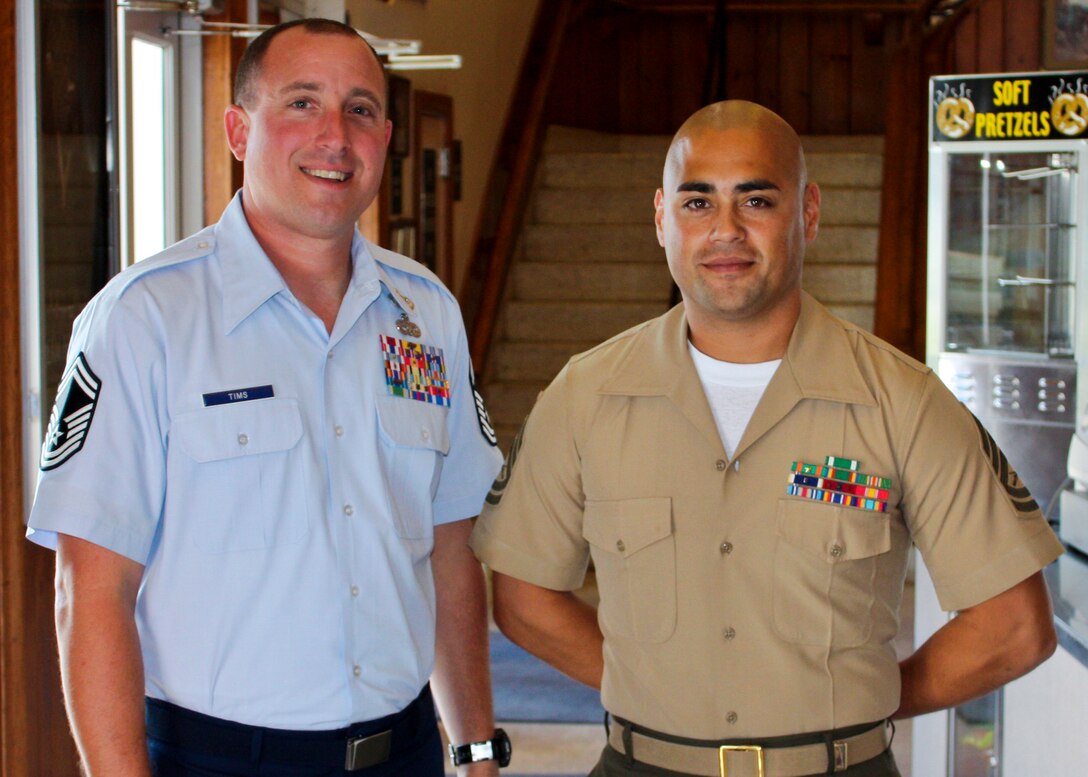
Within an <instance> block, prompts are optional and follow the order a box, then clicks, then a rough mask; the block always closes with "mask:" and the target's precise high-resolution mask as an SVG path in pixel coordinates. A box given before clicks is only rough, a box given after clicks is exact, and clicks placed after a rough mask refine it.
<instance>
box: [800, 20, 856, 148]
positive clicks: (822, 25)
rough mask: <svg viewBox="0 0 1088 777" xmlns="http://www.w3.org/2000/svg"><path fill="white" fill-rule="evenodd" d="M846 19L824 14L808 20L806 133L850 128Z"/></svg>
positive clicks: (834, 132) (830, 132) (839, 132)
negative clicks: (808, 119) (809, 76)
mask: <svg viewBox="0 0 1088 777" xmlns="http://www.w3.org/2000/svg"><path fill="white" fill-rule="evenodd" d="M850 42H851V40H850V18H849V17H848V16H846V15H845V14H834V15H825V16H822V17H818V18H816V19H814V20H813V22H812V48H811V54H810V57H809V61H810V62H811V67H812V71H813V72H812V101H811V107H810V110H811V116H812V121H811V124H810V127H809V132H812V133H814V134H818V135H845V134H846V133H847V132H849V130H850V96H851V92H852V91H853V90H854V89H857V88H858V87H859V85H857V84H855V85H852V84H851V82H850Z"/></svg>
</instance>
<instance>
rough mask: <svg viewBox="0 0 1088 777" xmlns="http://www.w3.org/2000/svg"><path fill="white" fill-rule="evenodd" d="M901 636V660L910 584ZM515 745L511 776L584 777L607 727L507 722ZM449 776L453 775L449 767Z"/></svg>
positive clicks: (905, 731)
mask: <svg viewBox="0 0 1088 777" xmlns="http://www.w3.org/2000/svg"><path fill="white" fill-rule="evenodd" d="M583 595H584V596H585V598H586V599H589V600H593V599H594V598H595V591H593V590H592V584H591V585H590V587H589V590H586V591H584V592H583ZM900 623H901V625H900V629H899V635H898V636H897V637H896V651H897V652H898V653H899V655H900V657H903V656H906V655H908V654H909V653H910V652H911V650H912V649H913V648H912V643H913V633H914V588H913V585H910V584H909V583H908V588H907V590H906V591H905V592H904V594H903V611H902V613H901V615H900ZM499 725H500V726H502V727H503V728H504V729H506V732H507V733H508V734H509V735H510V740H511V742H512V743H513V745H514V758H513V760H512V761H511V763H510V767H509V769H507V770H504V771H508V772H509V773H511V774H518V775H534V774H549V775H552V774H561V775H585V774H586V773H587V772H588V771H589V770H590V769H591V768H592V767H593V764H595V763H596V762H597V758H598V756H599V755H600V753H601V748H603V747H604V741H605V737H604V727H603V726H602V725H601V724H597V723H593V724H565V723H504V722H502V721H499ZM910 749H911V724H910V721H909V720H907V721H899V722H898V723H896V727H895V740H894V741H893V742H892V751H893V752H894V753H895V760H896V762H897V763H898V764H899V771H900V772H901V774H902V776H903V777H911V769H910V756H911V753H910ZM446 773H447V774H453V773H454V772H453V769H452V767H449V766H448V765H447V767H446Z"/></svg>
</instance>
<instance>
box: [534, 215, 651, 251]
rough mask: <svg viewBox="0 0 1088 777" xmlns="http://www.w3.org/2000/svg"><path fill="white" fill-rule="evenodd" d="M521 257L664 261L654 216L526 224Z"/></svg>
mask: <svg viewBox="0 0 1088 777" xmlns="http://www.w3.org/2000/svg"><path fill="white" fill-rule="evenodd" d="M521 251H522V254H521V259H520V260H519V261H529V262H620V261H623V262H664V261H665V252H664V250H663V249H662V248H661V246H659V245H658V244H657V233H656V232H655V231H654V224H653V217H652V216H651V217H650V219H649V220H648V221H647V222H646V223H645V224H526V225H525V228H524V229H523V230H522V237H521Z"/></svg>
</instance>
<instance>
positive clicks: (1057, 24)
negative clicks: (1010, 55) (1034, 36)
mask: <svg viewBox="0 0 1088 777" xmlns="http://www.w3.org/2000/svg"><path fill="white" fill-rule="evenodd" d="M1043 66H1044V67H1046V68H1048V69H1050V70H1079V69H1082V68H1086V67H1088V0H1045V13H1044V17H1043Z"/></svg>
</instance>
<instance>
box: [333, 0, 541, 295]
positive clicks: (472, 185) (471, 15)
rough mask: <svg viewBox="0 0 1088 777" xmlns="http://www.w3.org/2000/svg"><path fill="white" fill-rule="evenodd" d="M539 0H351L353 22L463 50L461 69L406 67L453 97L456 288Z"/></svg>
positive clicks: (439, 49) (420, 85) (420, 83)
mask: <svg viewBox="0 0 1088 777" xmlns="http://www.w3.org/2000/svg"><path fill="white" fill-rule="evenodd" d="M537 3H538V0H396V1H395V2H385V1H384V0H347V2H346V4H345V5H346V8H347V12H348V16H349V20H350V23H351V25H352V26H353V27H355V28H357V29H360V30H363V31H365V32H369V33H373V34H375V35H380V36H382V37H385V38H412V39H416V40H421V41H422V42H423V51H422V53H424V54H460V55H461V57H462V60H463V66H462V68H461V69H460V70H432V71H408V72H402V73H400V75H403V76H405V77H407V78H408V79H409V80H411V82H412V87H413V88H415V89H424V90H426V91H429V92H438V93H440V94H447V95H449V96H451V97H452V98H453V123H454V137H455V138H458V139H460V140H461V141H462V149H461V168H462V187H461V191H462V198H461V201H460V202H458V203H455V204H454V212H453V223H454V249H453V254H454V263H453V277H454V283H453V290H454V292H457V291H458V290H459V289H460V286H461V282H462V279H463V278H464V275H465V271H466V270H467V268H468V263H469V259H470V253H471V251H472V241H473V240H474V238H475V236H476V222H477V219H478V216H479V210H480V203H481V201H482V199H483V193H484V187H485V186H486V184H487V176H488V173H489V172H490V169H491V160H492V159H493V158H494V155H495V147H496V145H497V144H498V140H499V136H500V134H501V132H502V128H503V124H504V121H505V118H506V110H507V106H508V105H509V102H510V96H511V92H512V91H513V88H514V81H515V80H516V78H517V75H518V70H519V68H520V66H521V58H522V54H523V52H524V49H525V44H526V42H527V40H528V37H529V33H530V28H531V26H532V22H533V18H534V16H535V15H536V7H537Z"/></svg>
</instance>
